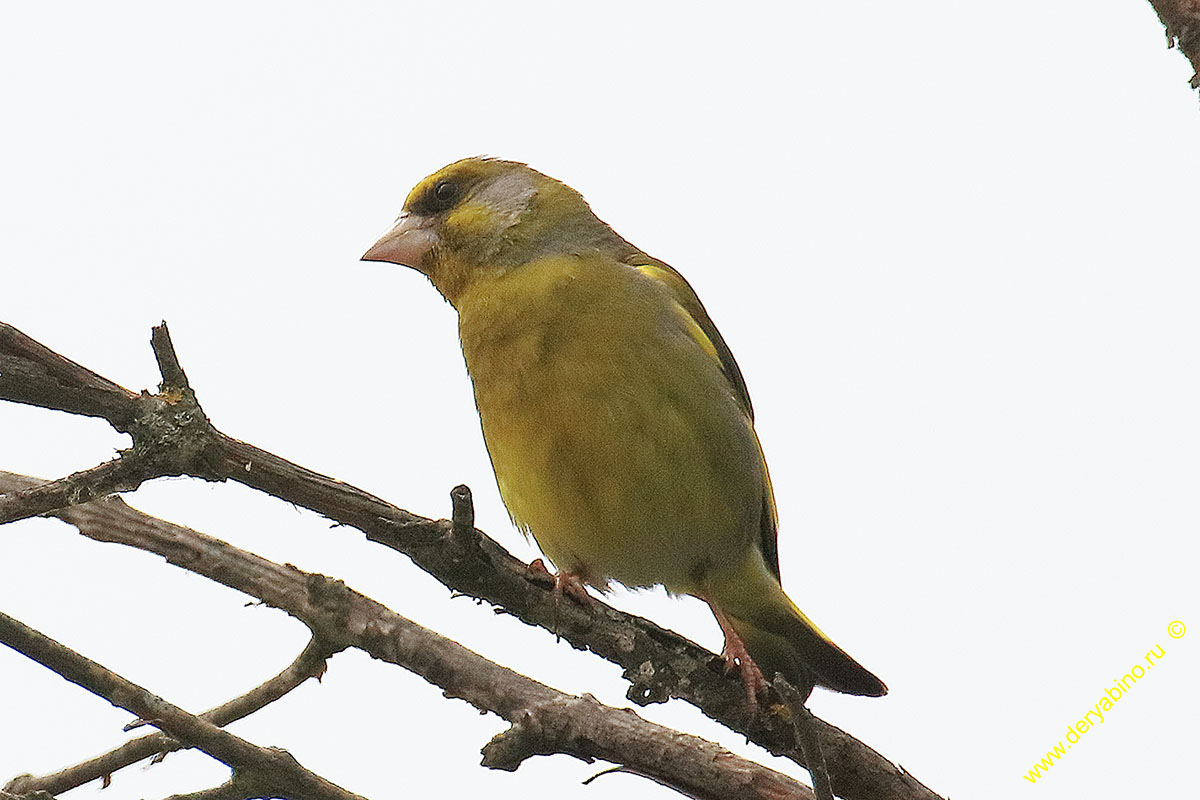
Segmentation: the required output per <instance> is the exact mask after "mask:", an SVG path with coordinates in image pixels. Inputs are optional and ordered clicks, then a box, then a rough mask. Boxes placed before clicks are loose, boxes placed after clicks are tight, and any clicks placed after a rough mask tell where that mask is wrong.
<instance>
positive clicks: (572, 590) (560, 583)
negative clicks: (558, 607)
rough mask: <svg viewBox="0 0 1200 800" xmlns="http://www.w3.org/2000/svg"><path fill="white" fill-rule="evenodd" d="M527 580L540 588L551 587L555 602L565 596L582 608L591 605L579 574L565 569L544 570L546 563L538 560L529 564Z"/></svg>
mask: <svg viewBox="0 0 1200 800" xmlns="http://www.w3.org/2000/svg"><path fill="white" fill-rule="evenodd" d="M529 579H530V580H531V581H533V582H534V583H537V584H540V585H542V586H548V587H552V588H553V589H554V595H555V602H557V600H558V598H559V597H562V596H563V595H566V596H567V597H569V598H571V599H572V600H574V601H575V602H576V603H578V604H579V605H581V606H583V607H584V608H588V607H589V606H591V604H592V596H591V595H590V594H588V592H587V586H586V585H585V583H584V580H583V576H582V574H581V573H578V572H571V571H570V570H565V569H562V570H559V571H558V572H551V571H550V570H549V569H547V568H546V562H545V561H542V559H540V558H538V559H534V560H533V561H532V562H530V564H529Z"/></svg>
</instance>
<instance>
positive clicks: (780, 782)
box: [0, 473, 811, 800]
mask: <svg viewBox="0 0 1200 800" xmlns="http://www.w3.org/2000/svg"><path fill="white" fill-rule="evenodd" d="M5 474H7V473H0V477H2V476H3V475H5ZM56 515H57V516H61V517H62V518H64V519H67V520H68V521H70V522H71V523H72V524H75V525H77V526H78V527H79V529H80V532H81V533H83V534H84V535H85V536H88V537H89V538H93V539H97V540H100V541H106V542H116V543H120V544H125V545H129V546H132V547H136V548H138V549H141V550H145V551H148V552H152V553H157V554H158V555H161V556H163V557H164V558H166V559H167V560H168V561H169V562H171V563H173V564H176V565H178V566H181V567H183V568H184V569H187V570H189V571H191V572H195V573H197V574H199V575H203V576H205V577H207V578H210V579H212V580H215V581H217V582H219V583H222V584H224V585H226V586H229V587H231V588H234V589H238V590H239V591H242V592H244V593H246V594H248V595H250V596H252V597H257V598H259V599H260V600H262V601H263V602H264V603H266V604H268V605H271V606H274V607H277V608H280V609H282V610H284V611H286V612H287V613H289V614H291V615H292V616H293V617H296V618H297V619H299V620H301V621H302V622H304V623H305V624H306V625H307V626H308V627H309V628H310V629H311V630H312V631H314V635H315V636H317V637H318V638H319V639H320V640H321V641H326V642H337V643H340V645H341V646H354V647H358V648H360V649H362V650H364V651H366V652H368V653H370V654H371V655H372V656H374V657H375V658H378V659H380V660H383V661H387V662H389V663H392V664H396V665H398V666H402V667H404V668H406V669H409V670H411V671H413V672H415V673H417V674H418V675H420V676H421V677H423V678H424V679H425V680H427V681H429V682H430V683H433V684H435V685H437V686H440V687H441V688H442V689H443V691H444V693H445V694H446V696H448V697H457V698H460V699H462V700H466V701H467V702H468V703H470V704H471V705H473V706H475V707H476V708H478V709H480V710H483V711H491V712H493V713H495V714H497V715H499V716H501V717H503V718H504V719H506V720H508V721H509V722H510V723H512V724H513V725H514V728H513V731H514V732H513V733H512V734H511V736H509V735H508V734H501V736H500V737H498V738H497V739H496V740H493V743H492V744H490V745H488V747H487V748H485V759H484V764H485V765H486V766H493V767H497V768H502V769H516V767H517V766H518V765H519V764H520V762H521V761H523V760H524V759H525V758H528V757H529V756H531V755H538V754H551V753H563V754H566V755H571V756H575V757H576V758H581V759H583V760H585V761H591V760H592V759H596V758H599V759H603V760H605V761H610V762H613V763H617V764H623V765H625V766H627V767H628V768H629V771H632V772H636V773H637V774H639V775H645V776H647V777H650V778H651V779H653V780H655V781H658V782H659V783H662V784H664V785H667V786H672V787H675V788H678V789H679V790H680V791H684V792H685V793H688V794H690V795H691V796H693V797H699V798H705V800H726V798H729V800H739V799H740V798H747V799H750V798H754V800H761V799H762V798H784V797H787V798H799V799H800V800H810V798H811V794H810V793H809V792H808V788H807V787H805V786H804V785H803V784H801V783H798V782H797V781H795V780H793V779H792V778H789V777H787V776H785V775H782V774H780V773H776V772H774V771H773V770H770V769H768V768H766V767H764V766H762V765H760V764H756V763H754V762H752V761H748V760H745V759H742V758H740V757H738V756H735V755H734V754H732V753H729V752H728V751H726V750H724V749H723V748H721V747H719V746H717V745H715V744H713V743H711V742H707V741H705V740H703V739H700V738H698V737H695V736H689V735H686V734H682V733H679V732H677V731H673V730H670V729H669V728H664V727H662V726H659V725H655V724H653V723H650V722H648V721H646V720H644V719H643V718H641V717H639V716H638V715H637V714H635V713H633V712H632V711H628V710H620V709H615V708H611V707H609V706H604V705H601V704H599V703H597V702H596V701H595V700H592V699H586V698H585V699H581V698H576V697H571V696H569V695H566V694H563V693H562V692H559V691H558V690H556V689H552V688H550V687H549V686H546V685H545V684H542V683H539V682H538V681H535V680H533V679H531V678H528V677H526V676H524V675H521V674H519V673H516V672H513V671H512V670H510V669H507V668H505V667H502V666H500V665H498V664H496V663H494V662H492V661H489V660H488V659H486V658H484V657H483V656H480V655H478V654H476V653H473V652H472V651H470V650H468V649H467V648H465V647H463V646H462V645H460V644H458V643H456V642H453V641H451V640H449V639H447V638H445V637H443V636H440V635H438V634H437V633H434V632H433V631H430V630H428V629H426V628H423V627H421V626H420V625H417V624H416V623H414V622H412V621H411V620H409V619H407V618H405V617H403V616H400V615H399V614H397V613H395V612H394V611H392V610H390V609H388V608H387V607H385V606H383V605H381V604H380V603H378V602H376V601H374V600H371V599H370V598H368V597H365V596H363V595H361V594H359V593H357V592H355V591H353V590H351V589H349V588H348V587H347V586H346V585H345V584H344V583H342V582H341V581H337V580H333V579H330V578H327V577H324V576H322V575H315V574H312V573H306V572H302V571H301V570H298V569H296V568H295V567H292V566H284V565H280V564H276V563H274V562H272V561H268V560H267V559H264V558H261V557H260V556H257V555H254V554H253V553H249V552H246V551H245V550H241V549H239V548H237V547H234V546H233V545H231V544H229V543H228V542H224V541H222V540H220V539H216V538H214V537H211V536H206V535H205V534H202V533H199V532H197V531H193V530H191V529H189V528H183V527H181V526H178V525H174V524H172V523H169V522H165V521H163V520H158V519H155V518H154V517H150V516H148V515H145V514H142V513H140V512H137V511H135V510H133V509H131V508H130V507H129V506H127V505H126V504H125V503H123V502H122V501H121V500H120V499H118V498H105V499H102V500H97V501H94V502H92V503H88V504H86V505H81V506H75V507H72V508H68V509H63V510H62V511H59V512H56ZM0 635H2V634H0ZM67 677H68V678H69V679H70V677H69V676H67ZM89 688H90V687H89ZM136 713H138V714H139V715H140V716H142V717H144V718H147V719H150V718H153V717H152V716H147V714H146V713H143V712H142V711H140V710H139V711H137V712H136ZM154 724H155V725H158V724H159V721H155V723H154ZM171 732H172V734H174V731H171ZM535 733H536V736H535ZM506 736H508V738H507V742H508V744H504V743H503V742H504V741H506V739H505V737H506ZM180 738H184V740H185V741H189V742H193V741H194V740H193V739H191V738H185V737H180ZM497 742H501V743H500V744H497ZM535 742H536V744H534V743H535ZM197 746H199V745H198V743H197ZM522 748H524V749H522ZM202 749H203V748H202ZM206 752H207V750H206ZM506 754H507V755H506ZM518 755H519V756H520V757H518ZM222 760H224V759H222ZM227 763H228V762H227ZM235 783H236V780H235ZM26 785H27V784H24V783H22V784H19V786H21V787H24V786H26ZM208 791H211V792H213V793H216V794H215V795H214V796H218V797H223V796H224V795H223V794H221V793H222V792H224V791H226V787H217V788H216V789H213V790H208Z"/></svg>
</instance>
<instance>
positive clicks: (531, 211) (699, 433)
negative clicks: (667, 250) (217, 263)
mask: <svg viewBox="0 0 1200 800" xmlns="http://www.w3.org/2000/svg"><path fill="white" fill-rule="evenodd" d="M363 259H364V260H367V261H388V262H392V263H396V264H401V265H405V266H408V267H412V268H414V269H416V270H418V271H420V272H422V273H424V274H425V275H426V276H428V278H429V280H430V281H431V282H432V283H433V285H434V286H435V287H436V288H437V290H438V291H439V292H441V294H442V296H443V297H445V299H446V300H447V301H449V302H450V304H451V305H452V306H454V308H455V309H456V310H457V311H458V328H459V339H460V342H461V344H462V351H463V356H464V358H465V360H466V365H467V371H468V372H469V373H470V376H471V380H472V383H473V385H474V391H475V403H476V407H477V408H478V410H479V416H480V420H481V422H482V426H483V436H484V441H485V443H486V445H487V450H488V454H489V455H490V456H491V461H492V466H493V468H494V469H495V473H496V481H497V483H498V485H499V489H500V496H501V498H502V499H503V500H504V503H505V505H506V506H507V508H508V512H509V514H510V515H511V517H512V520H513V522H514V523H515V524H516V525H517V526H518V527H519V528H520V529H521V530H522V531H524V532H526V533H527V534H529V535H532V536H533V538H534V539H535V540H536V542H537V544H538V546H539V547H540V548H541V550H542V552H543V553H545V554H546V556H547V557H548V558H549V559H550V560H551V561H552V562H553V563H554V565H555V567H556V568H557V569H558V570H559V572H558V576H557V580H558V581H559V583H558V584H557V585H558V586H559V587H562V586H566V587H567V588H571V587H574V588H575V589H576V590H577V591H579V592H582V593H583V595H584V596H586V592H585V591H583V590H582V586H583V585H584V584H588V585H591V586H593V587H596V588H598V589H600V590H602V591H603V590H604V589H606V588H607V587H608V584H609V582H610V581H617V582H619V583H622V584H624V585H625V586H628V587H648V586H655V585H662V586H664V587H666V589H667V591H668V592H671V593H673V594H686V595H692V596H695V597H698V598H700V599H701V600H704V601H705V602H706V603H708V605H709V606H710V607H711V608H712V610H713V613H714V615H715V616H716V618H717V621H718V622H719V624H720V625H721V628H722V630H723V632H724V634H725V657H726V660H727V663H728V664H730V665H738V666H740V668H741V670H742V678H743V680H744V681H745V682H746V688H747V691H748V692H749V693H750V694H751V696H753V695H754V694H756V693H757V692H758V691H759V690H760V689H762V688H763V686H764V685H765V683H766V681H765V679H764V676H766V677H769V678H773V677H774V675H775V673H777V672H778V673H780V674H782V675H783V676H784V677H785V678H787V679H788V680H789V681H790V682H792V683H793V684H795V685H797V686H799V687H805V688H806V690H807V689H811V687H812V686H814V685H819V686H824V687H827V688H829V689H833V690H835V691H839V692H845V693H848V694H855V695H870V696H879V695H883V694H885V693H886V692H887V688H886V687H885V686H884V684H883V682H882V681H880V680H879V679H878V678H877V677H875V676H874V675H873V674H871V673H870V672H869V671H867V670H866V669H865V668H863V667H862V666H861V665H859V664H858V662H856V661H855V660H854V659H852V658H851V657H850V656H849V655H847V654H846V653H845V652H844V651H843V650H842V649H841V648H839V647H838V646H837V645H835V644H834V643H833V642H832V641H831V640H830V639H829V637H828V636H826V635H825V634H824V633H822V632H821V631H820V629H818V628H817V626H816V625H814V624H813V623H812V622H811V621H810V620H809V619H808V617H806V616H805V615H804V614H803V613H802V612H801V611H800V609H798V608H797V607H796V605H795V604H794V603H792V601H791V600H790V599H789V598H788V596H787V595H786V594H784V591H783V588H782V586H781V584H780V577H779V555H778V549H777V540H776V527H777V522H778V520H777V516H776V510H775V500H774V496H773V494H772V489H771V480H770V477H769V476H768V474H767V465H766V461H765V460H764V458H763V452H762V448H761V447H760V445H759V441H758V437H757V435H756V434H755V431H754V413H753V409H752V408H751V405H750V396H749V394H748V393H747V391H746V384H745V382H744V381H743V379H742V374H741V371H740V370H739V369H738V366H737V363H736V362H735V361H734V359H733V355H732V353H730V351H729V348H728V347H727V346H726V344H725V341H724V340H723V339H722V338H721V334H720V333H719V332H718V331H717V328H716V326H715V325H714V324H713V321H712V319H710V318H709V315H708V313H707V312H706V311H705V309H704V306H703V305H701V303H700V300H699V298H698V297H697V296H696V293H695V292H694V291H693V290H692V288H691V286H689V285H688V283H687V281H686V280H684V278H683V276H681V275H680V274H679V273H678V272H676V271H675V270H674V269H672V268H671V267H670V266H668V265H667V264H665V263H663V262H662V261H659V260H658V259H656V258H653V257H651V256H649V255H647V254H646V253H644V252H642V251H641V250H640V249H638V248H637V247H635V246H634V245H632V244H630V243H629V242H627V241H626V240H625V239H623V238H621V237H620V236H619V235H617V233H616V232H615V231H614V230H613V229H612V228H610V227H609V226H608V225H607V224H605V223H604V222H603V221H601V220H600V219H599V218H598V217H596V215H595V214H594V213H593V212H592V210H591V208H590V207H589V206H588V204H587V202H586V201H585V200H584V199H583V197H582V196H581V195H580V194H579V193H578V192H576V191H575V190H574V189H571V188H570V187H568V186H566V185H565V184H563V183H560V182H559V181H557V180H554V179H553V178H550V177H549V176H547V175H543V174H542V173H540V172H537V171H536V170H534V169H531V168H530V167H528V166H526V165H524V164H519V163H516V162H512V161H502V160H499V159H491V158H467V159H464V160H462V161H457V162H455V163H453V164H450V165H449V166H447V167H444V168H443V169H441V170H439V171H437V172H435V173H433V174H432V175H430V176H429V177H427V178H425V179H424V180H422V181H421V182H420V183H418V184H417V186H416V187H415V188H414V189H413V190H412V192H411V193H410V194H409V195H408V198H407V200H406V201H405V204H404V209H403V212H402V213H401V215H400V217H399V219H398V221H397V222H396V224H395V226H394V227H393V228H392V229H391V230H390V231H388V233H386V234H385V235H384V236H383V237H382V238H381V239H380V240H379V241H378V242H376V243H375V245H374V246H372V247H371V249H370V250H368V251H367V252H366V254H365V255H363Z"/></svg>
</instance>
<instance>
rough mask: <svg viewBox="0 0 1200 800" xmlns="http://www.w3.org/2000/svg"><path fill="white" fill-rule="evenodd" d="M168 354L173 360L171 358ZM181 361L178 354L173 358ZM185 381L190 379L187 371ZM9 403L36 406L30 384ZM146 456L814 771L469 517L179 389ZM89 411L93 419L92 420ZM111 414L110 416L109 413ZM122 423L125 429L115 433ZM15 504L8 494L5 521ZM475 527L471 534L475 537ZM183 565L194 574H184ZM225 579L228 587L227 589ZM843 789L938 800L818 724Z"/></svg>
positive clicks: (659, 647)
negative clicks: (358, 473)
mask: <svg viewBox="0 0 1200 800" xmlns="http://www.w3.org/2000/svg"><path fill="white" fill-rule="evenodd" d="M160 350H161V352H160ZM168 351H169V349H163V348H161V347H157V346H156V356H158V357H159V361H160V370H161V371H163V372H164V385H166V384H167V383H168V381H167V378H166V374H167V373H169V372H171V371H172V370H173V369H174V368H173V367H172V366H171V356H170V355H164V354H165V353H168ZM169 353H173V350H172V351H169ZM179 372H180V374H182V370H179ZM0 389H4V391H3V392H0V396H4V397H8V398H9V399H13V400H16V401H17V402H25V400H24V399H23V397H22V395H21V391H20V381H19V380H17V381H15V382H14V384H13V385H11V386H8V387H7V388H5V387H4V385H3V381H2V380H0ZM135 402H137V403H139V404H140V405H139V412H138V415H137V420H136V424H135V425H134V426H132V430H131V432H132V434H133V436H134V451H139V450H142V451H146V452H148V453H152V454H153V456H152V457H149V456H148V459H149V463H152V464H154V465H155V466H157V468H158V469H160V470H162V472H161V474H164V475H167V474H171V475H180V474H188V475H192V476H195V477H200V478H204V479H207V480H222V479H231V480H235V481H238V482H239V483H243V484H245V485H247V486H250V487H253V488H256V489H259V490H261V491H264V492H266V493H268V494H271V495H273V496H275V497H278V498H280V499H282V500H285V501H287V502H289V503H293V504H295V505H299V506H303V507H305V508H308V509H310V510H312V511H315V512H316V513H318V514H321V515H322V516H325V517H327V518H329V519H331V520H334V521H336V522H338V523H341V524H343V525H349V526H352V527H355V528H358V529H359V530H361V531H363V532H364V533H365V534H366V535H367V538H368V539H370V540H372V541H375V542H378V543H380V544H384V545H386V546H388V547H391V548H392V549H395V550H398V551H400V552H402V553H405V554H406V555H408V556H409V557H410V558H412V560H413V561H414V562H416V563H417V565H418V566H420V567H421V568H422V569H424V570H425V571H427V572H429V573H430V574H431V575H433V576H434V577H435V578H437V579H438V580H440V581H441V582H442V583H444V584H445V585H446V586H448V587H450V588H451V589H452V590H454V591H457V592H460V593H463V594H467V595H470V596H472V597H476V598H480V599H483V600H487V601H488V602H491V603H493V604H495V605H498V606H501V607H503V609H504V610H505V611H506V612H507V613H510V614H512V615H514V616H516V617H518V618H519V619H521V620H522V621H524V622H526V623H528V624H531V625H538V626H540V627H543V628H546V629H547V630H550V631H553V632H554V633H555V634H556V635H558V636H561V637H562V638H564V639H566V640H567V641H568V642H570V643H571V644H572V645H573V646H574V647H576V648H579V649H589V650H592V651H593V652H595V653H596V654H598V655H600V656H601V657H603V658H606V659H608V660H609V661H612V662H614V663H616V664H619V665H620V666H621V667H623V668H624V670H625V672H624V675H625V677H626V678H627V679H628V680H630V682H631V683H632V686H631V687H630V689H629V691H628V692H627V696H628V697H629V698H630V700H631V701H633V702H635V703H637V704H639V705H646V704H649V703H659V702H665V701H666V700H668V699H670V698H671V697H678V698H681V699H684V700H686V701H688V702H689V703H692V704H693V705H695V706H696V707H698V708H699V709H700V710H701V711H703V712H704V713H705V714H706V715H708V716H709V717H712V718H713V719H715V720H717V721H718V722H720V723H722V724H723V725H726V726H727V727H729V728H731V729H733V730H736V731H739V732H741V733H743V734H744V735H746V736H747V737H748V738H749V739H751V740H752V741H754V742H756V743H757V744H759V745H761V746H763V747H765V748H766V749H768V750H770V751H771V752H773V753H775V754H778V755H785V756H787V757H789V758H791V759H793V760H795V761H796V762H797V763H800V764H803V763H804V759H803V757H802V756H801V755H800V754H798V753H797V752H795V749H794V746H793V737H792V730H791V726H790V725H789V724H783V723H781V722H780V721H778V720H777V719H775V718H773V717H772V716H771V715H769V714H764V713H760V714H756V715H751V714H747V713H746V708H745V703H744V694H743V691H742V688H741V685H740V683H739V682H738V681H737V680H736V679H735V678H731V677H729V676H726V675H725V674H723V673H722V671H721V670H720V669H719V668H717V665H719V664H720V663H721V662H720V661H719V657H718V656H716V655H714V654H713V653H711V652H709V651H708V650H705V649H704V648H701V647H699V646H698V645H696V644H694V643H693V642H690V641H689V640H687V639H685V638H683V637H681V636H679V635H678V634H675V633H673V632H671V631H668V630H665V629H663V628H661V627H659V626H657V625H655V624H654V623H652V622H649V621H647V620H645V619H642V618H640V617H636V616H633V615H630V614H626V613H624V612H621V611H618V610H616V609H614V608H612V607H611V606H608V605H606V604H604V603H603V602H601V601H596V602H595V603H592V604H591V607H590V608H587V609H584V608H580V607H577V606H575V604H571V603H564V604H558V603H555V602H554V597H553V593H552V592H551V591H549V590H548V589H546V588H545V587H544V586H542V585H540V584H538V583H537V582H535V581H533V580H531V579H530V577H531V574H530V571H529V568H528V566H527V565H526V564H524V563H523V562H522V561H520V560H519V559H517V558H515V557H513V556H512V555H511V554H510V553H509V552H508V551H507V550H505V549H504V548H503V547H501V546H500V545H499V544H498V543H496V542H495V541H494V540H492V539H491V538H489V537H488V536H486V535H485V534H483V533H482V532H481V531H479V530H478V529H475V528H473V527H470V526H469V525H468V524H467V523H466V521H465V517H464V516H463V515H462V514H461V513H460V514H459V515H457V516H458V521H459V523H460V524H459V525H458V526H457V532H456V533H454V535H451V533H452V532H453V531H456V526H455V525H454V524H453V523H452V522H450V521H447V520H431V519H426V518H424V517H419V516H416V515H414V514H411V513H409V512H407V511H404V510H402V509H399V508H397V507H396V506H393V505H391V504H389V503H386V502H385V501H383V500H381V499H380V498H378V497H375V496H373V495H371V494H368V493H367V492H364V491H362V490H361V489H358V488H356V487H354V486H350V485H348V484H345V483H342V482H341V481H338V480H335V479H333V478H330V477H327V476H325V475H321V474H319V473H316V472H313V471H311V470H308V469H305V468H304V467H301V466H299V465H296V464H293V463H291V462H289V461H287V460H285V459H283V458H280V457H279V456H276V455H274V454H272V453H268V452H266V451H263V450H260V449H258V448H256V447H254V446H252V445H249V444H246V443H245V442H240V441H238V440H236V439H233V438H231V437H228V436H225V435H224V434H222V433H220V432H219V431H217V430H216V429H215V428H213V427H212V425H211V424H210V423H209V422H208V419H207V418H206V417H205V416H204V412H203V410H202V409H201V408H200V406H199V404H198V403H197V402H196V399H195V396H194V394H193V393H192V391H191V390H190V389H185V390H182V391H181V390H179V389H178V388H177V387H176V388H173V389H172V388H168V389H166V390H164V392H163V393H161V394H159V395H154V396H143V397H139V398H136V400H135ZM85 413H86V412H85ZM98 415H100V416H104V415H103V414H98ZM114 424H115V423H114ZM10 502H12V499H11V496H0V519H2V518H3V517H4V514H5V513H6V507H7V506H8V504H9V503H10ZM468 528H469V530H468ZM183 566H187V565H186V564H183ZM218 580H219V579H218ZM813 724H814V726H816V728H817V729H818V730H819V732H820V737H821V742H822V750H823V752H824V754H825V757H826V760H827V763H828V766H829V772H830V776H831V779H832V783H833V786H834V789H835V791H836V792H837V793H838V794H840V795H841V796H842V797H844V798H847V800H876V798H889V799H890V798H925V800H931V799H932V798H936V797H937V795H936V794H934V793H933V792H932V791H930V790H929V789H928V788H927V787H925V786H923V785H922V784H921V783H920V782H919V781H917V780H915V779H914V778H912V776H910V775H908V774H907V773H906V772H904V770H903V769H901V768H899V767H898V766H896V765H894V764H892V763H891V762H890V761H888V760H887V759H886V758H884V757H883V756H881V755H880V754H879V753H877V752H876V751H874V750H872V749H871V748H870V747H868V746H867V745H865V744H863V743H862V742H859V741H858V740H857V739H854V737H852V736H850V735H848V734H846V733H845V732H844V731H841V730H840V729H838V728H836V727H834V726H832V725H829V724H828V723H826V722H823V721H821V720H819V719H816V718H814V720H813Z"/></svg>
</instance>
